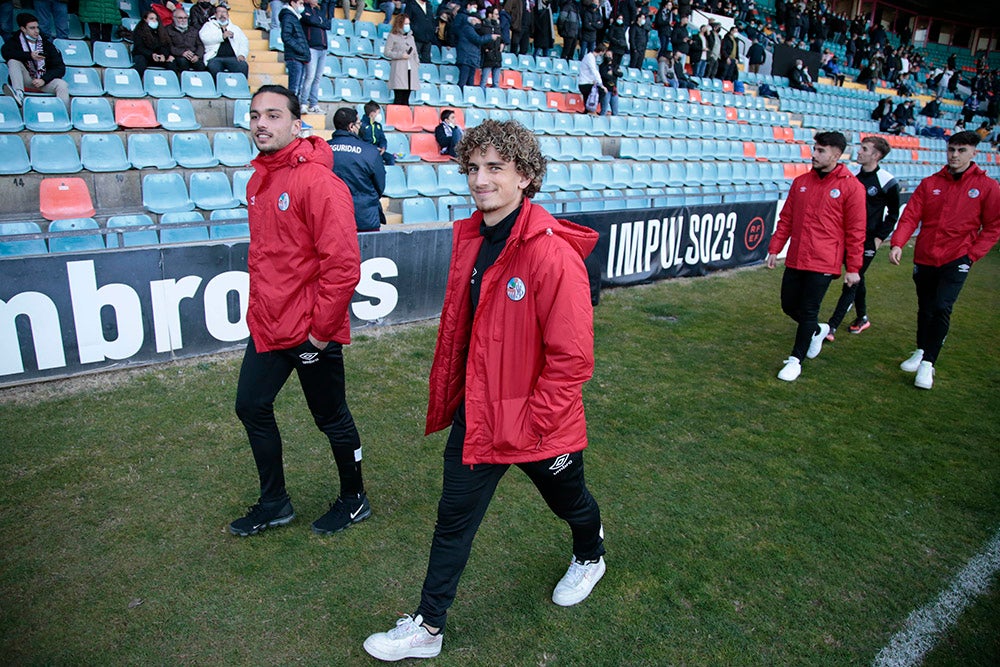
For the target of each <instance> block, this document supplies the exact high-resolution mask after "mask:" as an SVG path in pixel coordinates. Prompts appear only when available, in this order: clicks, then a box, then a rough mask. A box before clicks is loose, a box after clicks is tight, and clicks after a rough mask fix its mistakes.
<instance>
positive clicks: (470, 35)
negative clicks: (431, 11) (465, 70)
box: [451, 12, 493, 69]
mask: <svg viewBox="0 0 1000 667" xmlns="http://www.w3.org/2000/svg"><path fill="white" fill-rule="evenodd" d="M451 25H452V34H453V35H454V37H455V50H456V57H455V64H456V65H468V66H469V67H475V68H476V69H479V67H481V66H482V49H481V48H480V47H481V46H482V45H483V44H485V43H486V42H489V41H492V40H493V35H480V34H479V33H478V32H477V31H476V27H475V26H474V25H472V24H471V23H470V22H469V15H468V14H465V13H463V12H459V13H458V14H457V15H456V16H455V18H453V19H452V21H451Z"/></svg>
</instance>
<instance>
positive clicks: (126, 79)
mask: <svg viewBox="0 0 1000 667" xmlns="http://www.w3.org/2000/svg"><path fill="white" fill-rule="evenodd" d="M104 92H106V93H107V94H108V95H111V97H124V98H134V97H145V96H146V89H145V88H143V86H142V80H141V79H140V78H139V73H138V72H136V71H135V70H134V69H131V68H128V69H106V70H104Z"/></svg>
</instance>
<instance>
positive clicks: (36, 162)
mask: <svg viewBox="0 0 1000 667" xmlns="http://www.w3.org/2000/svg"><path fill="white" fill-rule="evenodd" d="M31 168H32V169H34V170H35V171H37V172H38V173H40V174H75V173H76V172H78V171H80V170H82V169H83V165H82V164H81V163H80V155H79V154H78V153H77V152H76V143H74V142H73V138H72V137H71V136H69V135H68V134H36V135H34V136H32V137H31Z"/></svg>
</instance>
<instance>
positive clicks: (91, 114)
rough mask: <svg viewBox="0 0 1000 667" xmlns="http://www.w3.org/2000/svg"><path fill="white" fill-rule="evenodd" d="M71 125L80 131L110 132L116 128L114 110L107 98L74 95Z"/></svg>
mask: <svg viewBox="0 0 1000 667" xmlns="http://www.w3.org/2000/svg"><path fill="white" fill-rule="evenodd" d="M71 104H72V111H73V113H72V117H73V127H75V128H76V129H77V130H80V131H81V132H112V131H114V130H117V129H118V124H117V123H116V122H115V115H114V112H113V111H112V110H111V105H110V104H108V100H107V98H104V97H74V98H73V100H72V103H71Z"/></svg>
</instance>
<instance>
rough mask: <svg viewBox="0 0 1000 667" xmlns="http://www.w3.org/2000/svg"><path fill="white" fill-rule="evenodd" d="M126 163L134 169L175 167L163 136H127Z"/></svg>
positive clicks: (175, 164)
mask: <svg viewBox="0 0 1000 667" xmlns="http://www.w3.org/2000/svg"><path fill="white" fill-rule="evenodd" d="M128 161H129V162H131V163H132V166H133V167H135V168H136V169H145V168H147V167H152V168H154V169H173V168H174V167H176V166H177V162H176V161H175V160H174V158H173V157H171V155H170V147H169V146H167V136H166V135H165V134H130V135H128Z"/></svg>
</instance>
